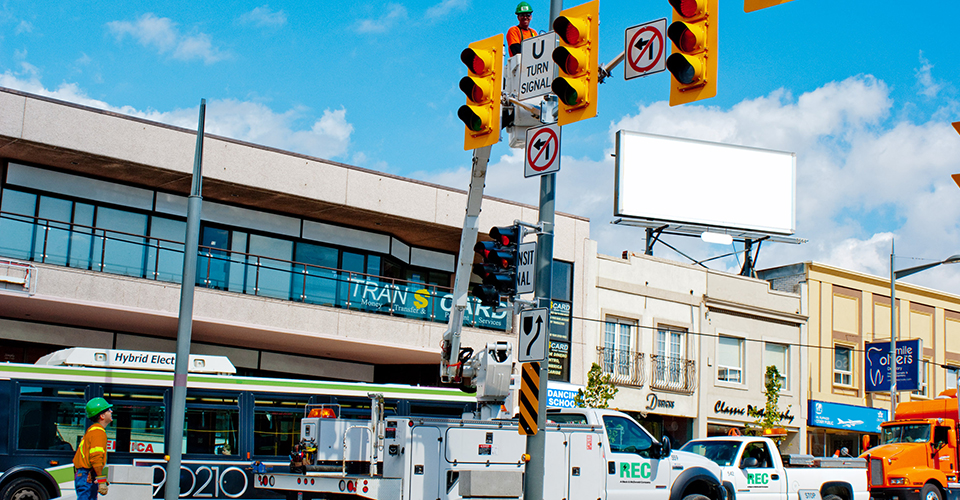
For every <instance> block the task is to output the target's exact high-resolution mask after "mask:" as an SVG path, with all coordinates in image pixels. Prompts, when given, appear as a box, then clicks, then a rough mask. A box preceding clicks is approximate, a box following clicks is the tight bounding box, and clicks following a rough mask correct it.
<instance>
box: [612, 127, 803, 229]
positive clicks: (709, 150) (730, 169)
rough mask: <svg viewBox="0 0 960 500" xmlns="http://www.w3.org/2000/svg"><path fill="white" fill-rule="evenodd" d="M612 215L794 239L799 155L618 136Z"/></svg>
mask: <svg viewBox="0 0 960 500" xmlns="http://www.w3.org/2000/svg"><path fill="white" fill-rule="evenodd" d="M616 154H617V156H616V158H617V161H616V165H617V171H616V186H615V190H614V215H615V216H620V217H629V218H638V219H647V220H655V221H663V222H665V223H687V224H698V225H703V226H709V227H716V228H721V229H744V230H753V231H760V232H765V233H773V234H783V235H790V234H793V232H794V229H795V221H796V179H797V175H796V174H797V155H796V154H795V153H787V152H782V151H770V150H766V149H756V148H748V147H744V146H732V145H728V144H719V143H714V142H704V141H694V140H691V139H680V138H676V137H664V136H658V135H651V134H642V133H639V132H629V131H626V130H621V131H619V132H617V153H616Z"/></svg>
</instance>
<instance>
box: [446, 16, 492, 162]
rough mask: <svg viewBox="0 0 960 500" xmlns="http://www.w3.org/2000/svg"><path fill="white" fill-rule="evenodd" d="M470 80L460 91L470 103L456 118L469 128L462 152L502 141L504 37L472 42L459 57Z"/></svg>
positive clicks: (464, 106) (461, 86)
mask: <svg viewBox="0 0 960 500" xmlns="http://www.w3.org/2000/svg"><path fill="white" fill-rule="evenodd" d="M460 60H461V61H463V64H465V65H466V66H467V76H465V77H463V78H461V79H460V90H462V91H463V93H464V94H466V95H467V103H466V104H464V105H463V106H460V109H459V110H457V116H458V117H460V120H462V121H463V124H464V125H466V129H465V131H464V137H463V149H464V150H470V149H477V148H482V147H484V146H492V145H494V144H496V143H497V141H499V140H500V90H501V88H502V87H503V34H502V33H501V34H499V35H495V36H492V37H490V38H487V39H485V40H480V41H479V42H473V43H471V44H470V45H469V47H468V48H466V49H464V50H463V52H461V53H460Z"/></svg>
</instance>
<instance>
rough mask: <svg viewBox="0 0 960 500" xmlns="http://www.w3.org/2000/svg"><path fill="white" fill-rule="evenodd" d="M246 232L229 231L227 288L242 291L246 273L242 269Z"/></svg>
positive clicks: (245, 262) (245, 261) (244, 261)
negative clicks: (229, 271)
mask: <svg viewBox="0 0 960 500" xmlns="http://www.w3.org/2000/svg"><path fill="white" fill-rule="evenodd" d="M248 236H249V235H248V234H247V233H245V232H243V231H236V230H233V231H230V252H229V258H230V264H229V265H230V267H231V268H232V269H233V272H232V273H227V290H230V291H231V292H239V293H244V290H245V289H246V287H245V281H244V280H245V279H246V276H247V273H245V272H244V271H243V270H244V269H245V268H246V265H247V255H246V253H247V239H248Z"/></svg>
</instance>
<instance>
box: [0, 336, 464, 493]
mask: <svg viewBox="0 0 960 500" xmlns="http://www.w3.org/2000/svg"><path fill="white" fill-rule="evenodd" d="M234 373H236V370H235V368H234V367H233V364H232V363H230V361H229V360H228V359H227V358H225V357H223V356H204V355H191V357H190V375H189V376H188V379H187V405H186V415H185V422H184V436H183V458H182V468H181V474H180V475H181V477H180V497H181V498H265V496H264V495H267V494H268V493H264V492H260V491H256V490H254V489H253V487H252V483H251V481H252V470H251V465H252V463H253V462H254V461H260V462H261V463H262V464H264V465H265V466H267V467H268V468H272V467H275V468H277V469H276V470H286V468H287V467H288V466H289V462H290V452H291V449H292V447H293V445H294V444H296V443H295V440H296V439H297V433H298V430H299V427H300V419H301V418H303V414H304V408H305V407H306V405H307V404H327V405H336V408H338V411H339V414H340V416H341V417H355V418H369V415H370V410H369V405H370V398H369V397H368V396H367V394H369V393H381V394H383V395H384V397H385V398H386V403H387V404H386V410H387V412H388V414H394V415H411V416H455V417H459V416H461V415H462V413H463V412H464V411H472V410H473V409H474V407H475V401H476V400H475V399H474V398H473V397H471V396H470V395H468V394H464V393H462V392H460V391H458V390H455V389H443V388H431V387H412V386H403V385H392V384H365V383H350V382H330V381H315V380H295V379H279V378H262V377H244V376H237V375H233V374H234ZM172 386H173V355H172V354H170V353H154V352H144V351H126V350H123V351H121V350H111V349H90V348H71V349H64V350H62V351H57V352H55V353H53V354H50V355H47V356H44V357H43V358H41V359H40V361H38V362H37V363H36V364H32V365H29V364H17V363H0V409H5V410H0V500H6V499H8V498H17V497H18V493H20V494H23V493H25V492H31V491H32V492H34V493H35V495H34V496H35V497H36V498H39V499H41V500H46V499H49V498H56V497H58V496H60V495H62V497H63V498H64V499H73V498H76V496H75V494H74V490H73V464H72V460H73V454H74V450H75V448H76V446H77V444H78V443H79V441H80V438H81V437H82V436H83V432H84V430H85V428H86V426H87V425H88V424H89V423H90V422H89V421H88V420H86V418H85V415H84V405H85V403H86V401H87V400H89V399H90V398H93V397H97V396H102V397H104V398H106V399H107V400H108V401H109V402H110V403H112V404H113V405H114V407H113V410H114V414H113V418H114V420H113V424H112V425H111V426H110V427H108V429H107V437H108V448H109V449H110V454H109V462H108V465H109V464H134V465H140V466H152V467H153V468H154V498H162V497H163V489H164V486H165V484H166V477H165V476H166V472H165V469H164V466H165V461H164V451H165V448H164V443H165V431H166V429H167V428H168V425H169V418H170V417H169V414H168V408H170V405H169V403H170V398H171V393H172ZM26 498H33V497H31V496H26ZM266 498H276V497H266Z"/></svg>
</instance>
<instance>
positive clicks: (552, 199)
mask: <svg viewBox="0 0 960 500" xmlns="http://www.w3.org/2000/svg"><path fill="white" fill-rule="evenodd" d="M562 10H563V0H550V24H549V26H551V27H552V26H553V21H554V20H555V19H556V18H557V17H559V16H560V11H562ZM556 199H557V174H556V173H550V174H546V175H542V176H540V216H539V219H540V224H541V225H542V233H541V234H540V236H539V237H538V238H537V264H536V281H535V285H536V286H535V290H534V296H536V297H537V298H539V299H540V301H541V303H540V307H546V308H547V341H546V342H544V344H543V350H544V353H543V362H542V363H540V391H539V392H540V397H539V398H538V399H539V401H538V409H537V428H538V429H539V430H538V431H537V433H536V434H535V435H533V436H527V455H529V456H530V462H528V463H527V467H526V469H527V470H526V474H525V475H524V478H525V480H524V485H523V488H524V490H523V498H525V499H527V500H543V476H544V473H545V472H546V466H545V463H544V462H545V461H546V449H547V433H546V430H545V429H544V428H545V427H546V425H547V382H548V381H549V378H550V333H549V332H550V312H551V309H552V307H551V305H550V304H551V302H552V301H551V298H552V297H551V295H552V292H553V230H554V224H555V221H556V211H555V207H556Z"/></svg>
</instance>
